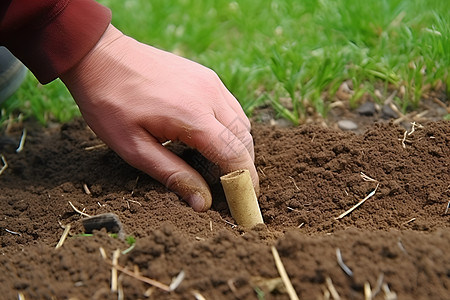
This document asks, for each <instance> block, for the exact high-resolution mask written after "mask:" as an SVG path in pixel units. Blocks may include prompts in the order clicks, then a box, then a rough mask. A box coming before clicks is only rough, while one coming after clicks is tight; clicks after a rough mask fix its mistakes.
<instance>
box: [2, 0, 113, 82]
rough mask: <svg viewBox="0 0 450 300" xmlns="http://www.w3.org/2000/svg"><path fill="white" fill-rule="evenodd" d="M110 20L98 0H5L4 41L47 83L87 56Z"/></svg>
mask: <svg viewBox="0 0 450 300" xmlns="http://www.w3.org/2000/svg"><path fill="white" fill-rule="evenodd" d="M110 21H111V12H110V10H109V9H108V8H106V7H104V6H101V5H100V4H98V3H97V2H95V1H94V0H72V1H70V0H39V1H37V0H10V1H5V0H3V1H1V2H0V44H1V45H4V46H6V47H7V48H8V49H9V50H10V51H11V52H12V53H13V54H14V55H15V56H16V57H17V58H19V59H20V60H21V61H22V62H23V63H24V64H25V65H26V66H27V67H28V68H29V69H30V70H31V71H32V72H33V73H34V75H35V76H36V77H37V78H38V79H39V81H40V82H42V83H47V82H50V81H52V80H53V79H55V78H57V77H58V76H60V75H61V74H63V73H65V72H66V71H67V70H69V69H71V68H72V67H73V66H74V65H76V64H77V63H78V62H79V61H80V60H81V59H82V58H83V57H85V56H86V55H87V53H89V51H90V50H91V49H92V48H93V47H94V46H95V45H96V43H97V42H98V40H99V39H100V38H101V36H102V35H103V33H104V32H105V30H106V28H107V27H108V25H109V23H110Z"/></svg>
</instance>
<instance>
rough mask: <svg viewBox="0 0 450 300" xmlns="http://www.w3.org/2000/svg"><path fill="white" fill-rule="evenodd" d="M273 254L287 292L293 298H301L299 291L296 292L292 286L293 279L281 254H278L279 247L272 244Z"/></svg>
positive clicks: (295, 299)
mask: <svg viewBox="0 0 450 300" xmlns="http://www.w3.org/2000/svg"><path fill="white" fill-rule="evenodd" d="M272 254H273V258H274V259H275V265H276V266H277V269H278V273H279V274H280V276H281V280H283V283H284V286H285V287H286V290H287V293H288V295H289V298H290V299H291V300H299V298H298V296H297V293H296V292H295V289H294V287H293V286H292V283H291V280H290V279H289V276H288V274H287V272H286V269H285V268H284V265H283V262H282V261H281V258H280V255H279V254H278V251H277V248H275V247H274V246H272Z"/></svg>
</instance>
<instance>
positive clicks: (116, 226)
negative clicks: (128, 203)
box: [81, 213, 124, 238]
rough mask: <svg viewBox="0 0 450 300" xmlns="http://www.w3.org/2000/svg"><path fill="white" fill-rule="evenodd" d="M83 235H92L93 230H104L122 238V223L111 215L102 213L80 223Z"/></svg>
mask: <svg viewBox="0 0 450 300" xmlns="http://www.w3.org/2000/svg"><path fill="white" fill-rule="evenodd" d="M81 222H82V224H83V227H84V230H85V233H92V232H93V231H94V230H100V229H102V228H105V229H106V231H107V232H111V233H117V234H118V235H119V238H123V237H124V233H123V228H122V223H121V222H120V220H119V217H118V216H117V215H116V214H113V213H104V214H100V215H96V216H93V217H88V218H85V219H83V220H82V221H81Z"/></svg>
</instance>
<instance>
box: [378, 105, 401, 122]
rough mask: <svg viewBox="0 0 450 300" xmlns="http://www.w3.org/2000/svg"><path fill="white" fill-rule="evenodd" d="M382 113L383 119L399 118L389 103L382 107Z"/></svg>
mask: <svg viewBox="0 0 450 300" xmlns="http://www.w3.org/2000/svg"><path fill="white" fill-rule="evenodd" d="M381 114H382V117H383V119H397V118H398V114H397V113H396V112H395V111H394V110H393V109H392V108H391V107H390V106H389V105H388V104H385V105H383V108H382V109H381Z"/></svg>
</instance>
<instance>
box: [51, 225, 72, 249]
mask: <svg viewBox="0 0 450 300" xmlns="http://www.w3.org/2000/svg"><path fill="white" fill-rule="evenodd" d="M69 231H70V224H67V225H66V228H64V231H63V234H62V235H61V238H60V239H59V242H58V244H56V247H55V249H59V248H61V247H62V245H63V244H64V241H65V240H66V238H67V235H69Z"/></svg>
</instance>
